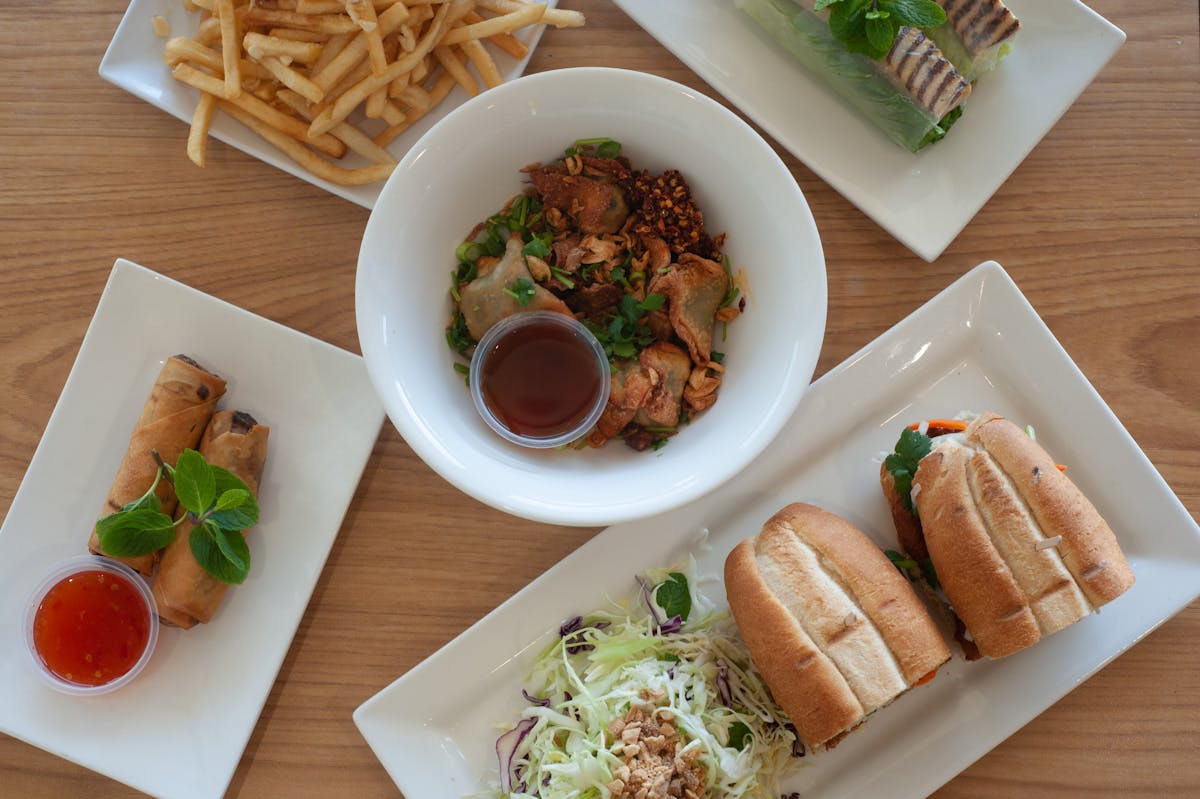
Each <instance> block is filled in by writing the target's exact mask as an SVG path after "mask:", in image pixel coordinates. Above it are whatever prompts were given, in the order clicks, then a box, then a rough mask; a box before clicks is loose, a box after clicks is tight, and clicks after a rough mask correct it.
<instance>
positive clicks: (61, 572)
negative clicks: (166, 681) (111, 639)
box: [22, 555, 160, 696]
mask: <svg viewBox="0 0 1200 799" xmlns="http://www.w3.org/2000/svg"><path fill="white" fill-rule="evenodd" d="M88 571H104V572H108V573H109V574H116V575H118V576H120V577H124V578H125V579H126V580H128V581H129V582H130V583H132V584H133V586H134V588H136V589H137V591H138V593H139V594H140V595H141V597H142V600H143V601H144V603H145V605H146V612H147V614H148V615H149V625H150V626H149V631H148V634H147V637H146V646H145V647H144V648H143V649H142V654H141V656H140V657H138V659H137V661H136V662H135V663H134V664H133V665H132V666H130V668H129V671H127V672H125V673H124V674H122V675H121V676H119V677H117V678H116V679H113V680H110V681H109V682H106V683H104V684H102V685H85V684H83V683H76V682H70V681H69V680H65V679H63V678H62V677H59V676H58V675H57V674H55V673H54V672H52V671H51V670H50V668H49V667H48V666H47V665H46V664H45V662H44V661H43V660H42V658H41V656H40V655H39V654H38V652H37V647H36V645H35V644H34V637H33V626H34V620H35V619H36V618H37V611H38V609H39V608H40V607H41V604H42V600H43V599H45V598H46V594H48V593H49V592H50V590H51V589H52V588H54V587H55V586H57V585H58V584H59V583H61V582H62V581H63V580H65V579H66V578H68V577H70V576H71V575H73V574H80V573H82V572H88ZM24 616H25V617H24V623H23V624H22V638H23V640H24V642H25V651H26V653H27V654H28V655H29V662H30V664H31V665H32V666H33V669H34V671H36V672H37V674H38V675H39V676H40V677H41V678H42V681H43V682H44V683H45V684H47V685H49V686H50V687H51V688H53V689H55V690H56V691H59V692H61V693H64V694H70V695H72V696H100V695H101V694H107V693H111V692H113V691H116V690H117V689H119V688H122V687H124V686H126V685H128V684H129V683H130V682H132V681H133V680H134V678H136V677H137V676H138V675H139V674H141V672H142V671H143V670H144V669H145V668H146V664H147V663H149V662H150V658H151V656H152V655H153V654H154V649H155V647H156V646H157V645H158V631H159V627H160V621H159V618H158V603H157V602H156V601H155V599H154V592H153V591H152V590H151V589H150V584H149V583H147V582H146V579H145V578H144V577H142V575H141V574H139V573H138V572H137V571H136V570H135V569H133V568H131V567H129V566H127V565H125V564H124V563H122V562H120V561H118V560H114V559H113V558H110V557H106V556H104V555H75V556H72V557H70V558H67V559H66V560H61V561H59V562H57V563H55V564H54V565H53V566H52V567H51V568H50V570H49V571H47V572H46V574H45V576H43V577H42V579H41V580H39V581H38V583H37V584H36V585H35V586H34V587H33V589H32V590H30V591H29V594H28V596H27V599H26V602H25V612H24Z"/></svg>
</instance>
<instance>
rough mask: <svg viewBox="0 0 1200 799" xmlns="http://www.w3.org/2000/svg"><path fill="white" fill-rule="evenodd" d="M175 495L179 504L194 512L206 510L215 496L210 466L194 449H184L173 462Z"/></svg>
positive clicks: (214, 479) (215, 485) (198, 512)
mask: <svg viewBox="0 0 1200 799" xmlns="http://www.w3.org/2000/svg"><path fill="white" fill-rule="evenodd" d="M175 496H177V497H179V504H180V505H183V507H185V508H187V509H188V510H190V511H191V512H192V513H196V514H200V513H204V511H206V510H208V507H209V506H210V505H212V504H213V500H214V499H216V498H217V482H216V476H215V475H214V474H213V471H212V467H211V466H209V465H208V462H207V461H205V460H204V458H203V457H201V455H200V453H199V452H196V450H194V449H185V450H184V451H183V452H182V453H180V455H179V460H177V461H176V462H175Z"/></svg>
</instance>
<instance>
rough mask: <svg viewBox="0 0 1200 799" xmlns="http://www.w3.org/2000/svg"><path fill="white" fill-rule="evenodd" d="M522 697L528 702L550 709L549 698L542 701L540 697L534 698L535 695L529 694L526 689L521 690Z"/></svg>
mask: <svg viewBox="0 0 1200 799" xmlns="http://www.w3.org/2000/svg"><path fill="white" fill-rule="evenodd" d="M521 696H523V697H525V701H526V702H530V703H532V704H535V705H537V706H538V707H550V699H549V697H547V698H546V699H542V698H541V697H540V696H534V695H533V694H531V693H529V692H528V691H526V690H525V689H524V688H522V689H521Z"/></svg>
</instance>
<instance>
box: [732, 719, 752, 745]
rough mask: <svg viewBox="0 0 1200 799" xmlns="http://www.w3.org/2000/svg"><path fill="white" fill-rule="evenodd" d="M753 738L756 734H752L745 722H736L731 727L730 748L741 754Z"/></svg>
mask: <svg viewBox="0 0 1200 799" xmlns="http://www.w3.org/2000/svg"><path fill="white" fill-rule="evenodd" d="M753 738H754V733H752V732H750V728H749V727H747V726H746V723H745V722H744V721H735V722H734V723H733V724H732V725H731V726H730V727H729V746H730V747H731V748H733V749H736V750H738V751H739V752H740V751H742V750H743V749H745V748H746V744H748V743H750V741H751V740H753Z"/></svg>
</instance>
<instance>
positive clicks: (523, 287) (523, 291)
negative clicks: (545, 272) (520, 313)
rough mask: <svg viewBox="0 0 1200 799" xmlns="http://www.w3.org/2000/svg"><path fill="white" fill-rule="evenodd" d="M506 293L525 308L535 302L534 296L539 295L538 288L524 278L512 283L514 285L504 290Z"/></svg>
mask: <svg viewBox="0 0 1200 799" xmlns="http://www.w3.org/2000/svg"><path fill="white" fill-rule="evenodd" d="M504 293H505V294H507V295H508V296H510V297H512V298H513V299H514V300H516V301H517V305H520V306H521V307H522V308H524V307H525V306H526V305H528V304H529V303H530V302H532V301H533V298H534V295H535V294H537V287H536V286H534V285H533V284H532V283H530V282H529V281H528V280H526V279H525V278H523V277H519V278H517V279H516V280H514V281H513V282H512V285H511V286H509V287H508V288H506V289H504Z"/></svg>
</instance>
